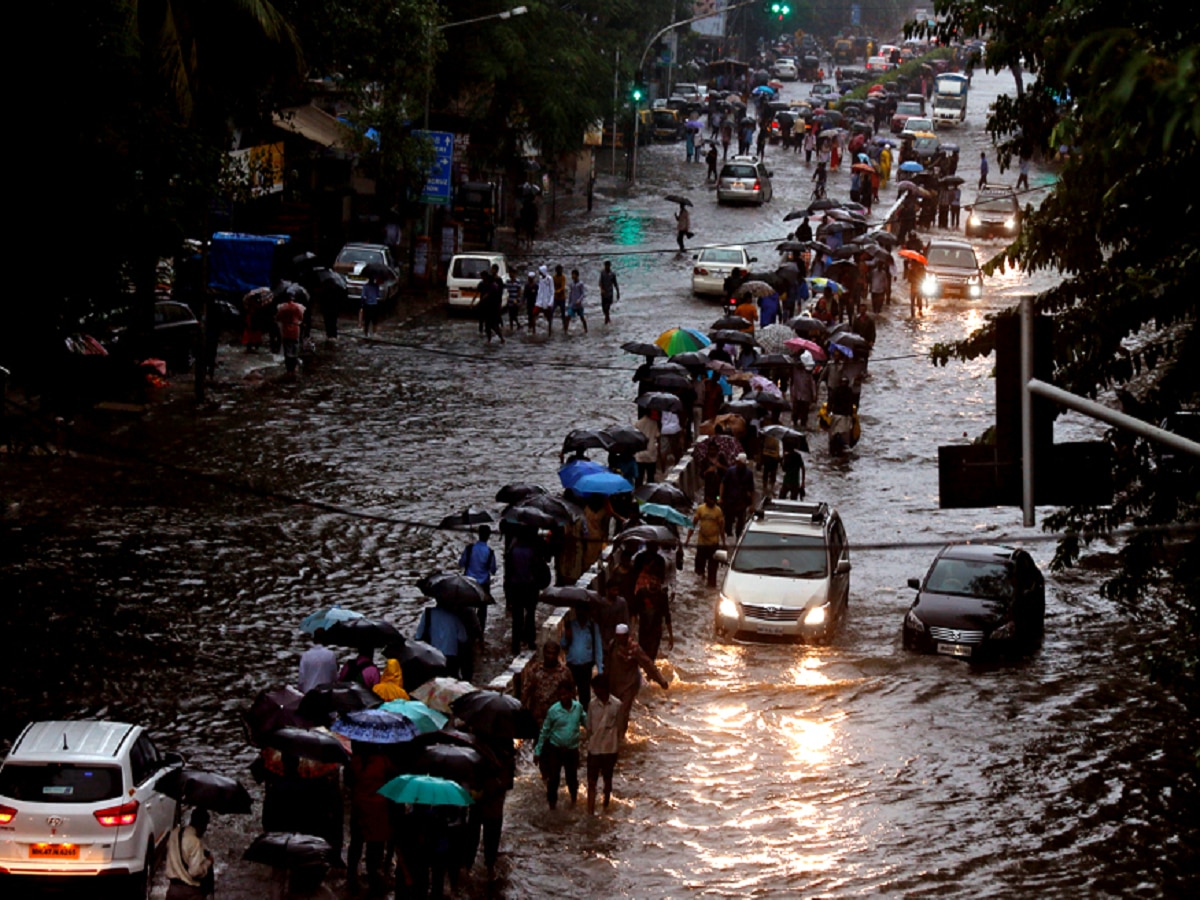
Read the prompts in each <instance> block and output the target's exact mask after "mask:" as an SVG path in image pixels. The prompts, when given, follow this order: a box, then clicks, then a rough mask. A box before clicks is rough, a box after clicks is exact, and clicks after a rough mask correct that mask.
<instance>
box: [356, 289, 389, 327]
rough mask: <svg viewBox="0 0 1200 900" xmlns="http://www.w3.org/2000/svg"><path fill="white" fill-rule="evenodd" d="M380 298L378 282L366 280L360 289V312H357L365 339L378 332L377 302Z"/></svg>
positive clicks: (380, 292) (381, 293)
mask: <svg viewBox="0 0 1200 900" xmlns="http://www.w3.org/2000/svg"><path fill="white" fill-rule="evenodd" d="M382 296H383V291H382V290H381V289H380V287H379V280H378V279H377V278H375V277H371V278H368V279H367V283H366V284H364V285H363V287H362V310H361V311H360V312H359V317H360V318H361V319H362V326H363V334H364V335H365V336H366V337H370V336H371V334H372V333H373V332H376V331H378V330H379V300H380V298H381V297H382Z"/></svg>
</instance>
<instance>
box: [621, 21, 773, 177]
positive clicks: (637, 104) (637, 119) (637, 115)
mask: <svg viewBox="0 0 1200 900" xmlns="http://www.w3.org/2000/svg"><path fill="white" fill-rule="evenodd" d="M758 2H760V0H742V2H741V3H733V4H730V5H729V6H726V7H725V8H724V9H718V10H714V11H712V12H707V13H704V14H703V15H699V16H692V17H691V18H690V19H680V20H679V21H678V22H672V23H671V24H670V25H668V26H667V27H666V28H660V29H659V30H658V31H656V32H655V33H654V37H652V38H650V40H649V41H648V42H647V43H646V49H645V50H643V51H642V56H641V58H640V59H639V60H638V65H637V68H636V69H635V70H634V75H633V77H634V80H635V81H640V80H641V77H642V69H643V68H645V66H646V57H647V56H649V55H650V48H652V47H653V46H654V45H655V44H656V43H658V39H659V38H661V37H662V36H663V35H664V34H666V33H667V32H668V31H670V30H671V29H672V28H678V27H679V26H680V25H691V24H692V23H693V22H699V21H701V20H702V19H711V18H712V17H713V16H719V15H721V14H722V13H727V12H730V11H731V10H735V9H741V8H742V7H743V6H751V5H753V4H755V3H758ZM641 112H642V98H641V97H640V96H639V97H636V98H635V100H634V104H633V155H632V165H631V166H630V170H629V172H630V174H629V181H630V183H631V184H636V183H637V152H638V132H639V130H640V128H641V124H642V116H641Z"/></svg>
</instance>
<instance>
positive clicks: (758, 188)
mask: <svg viewBox="0 0 1200 900" xmlns="http://www.w3.org/2000/svg"><path fill="white" fill-rule="evenodd" d="M754 189H755V190H756V191H761V190H762V184H760V183H759V182H757V181H756V182H754Z"/></svg>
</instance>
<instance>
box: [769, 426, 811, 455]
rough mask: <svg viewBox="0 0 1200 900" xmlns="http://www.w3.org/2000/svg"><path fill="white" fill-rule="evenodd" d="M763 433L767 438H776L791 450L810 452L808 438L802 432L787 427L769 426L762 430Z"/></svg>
mask: <svg viewBox="0 0 1200 900" xmlns="http://www.w3.org/2000/svg"><path fill="white" fill-rule="evenodd" d="M762 433H763V434H764V435H766V436H767V437H773V438H776V439H777V440H778V441H779V442H780V443H781V444H783V446H784V447H785V448H787V449H789V450H802V451H804V452H805V453H807V452H808V436H807V435H806V434H804V432H802V431H796V430H795V429H794V428H788V427H787V426H786V425H768V426H767V427H766V428H764V429H763V430H762Z"/></svg>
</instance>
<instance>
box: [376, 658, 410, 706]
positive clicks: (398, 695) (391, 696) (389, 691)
mask: <svg viewBox="0 0 1200 900" xmlns="http://www.w3.org/2000/svg"><path fill="white" fill-rule="evenodd" d="M371 690H373V691H374V692H375V693H376V694H378V695H379V696H380V697H382V698H383V699H384V701H385V702H386V701H389V700H407V699H408V692H407V691H406V690H404V673H403V672H402V671H401V670H400V662H399V660H395V659H389V660H388V661H387V666H385V667H384V670H383V674H382V675H380V676H379V684H377V685H375V687H373V688H371Z"/></svg>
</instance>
